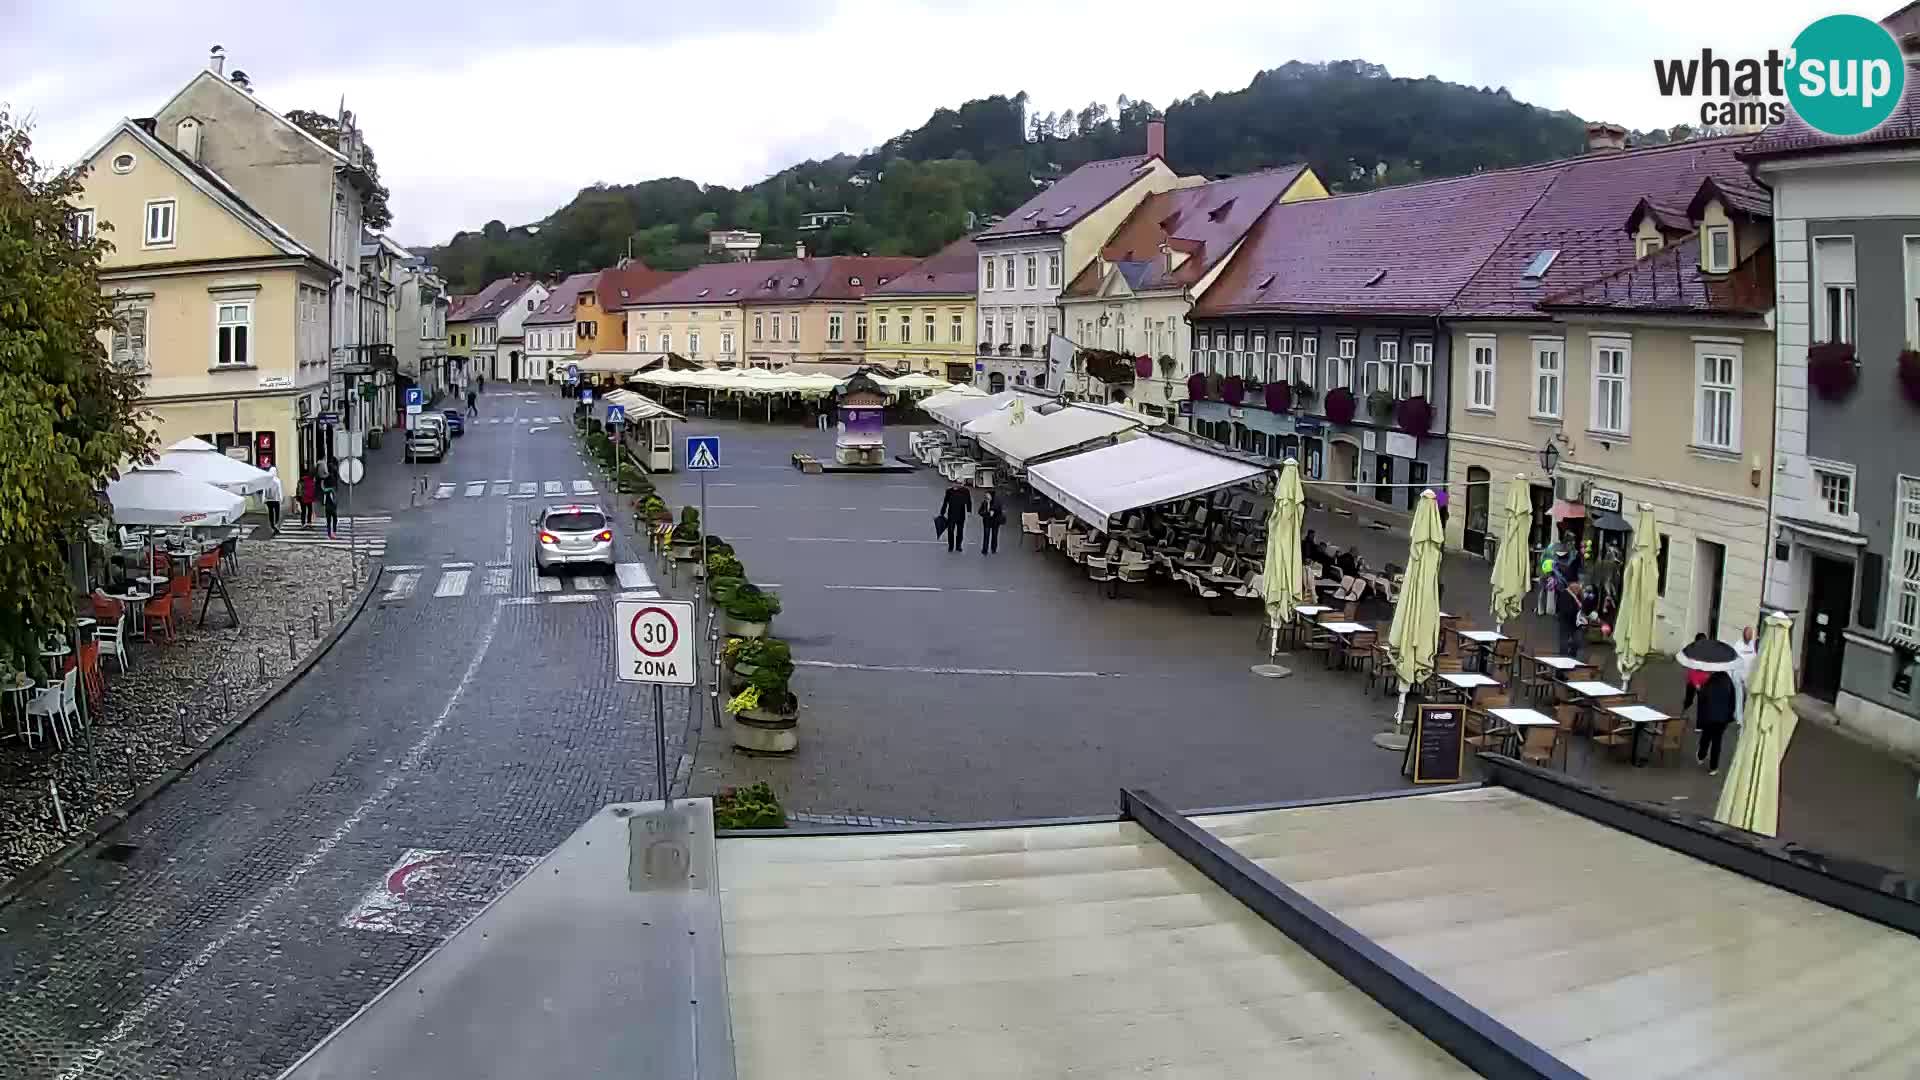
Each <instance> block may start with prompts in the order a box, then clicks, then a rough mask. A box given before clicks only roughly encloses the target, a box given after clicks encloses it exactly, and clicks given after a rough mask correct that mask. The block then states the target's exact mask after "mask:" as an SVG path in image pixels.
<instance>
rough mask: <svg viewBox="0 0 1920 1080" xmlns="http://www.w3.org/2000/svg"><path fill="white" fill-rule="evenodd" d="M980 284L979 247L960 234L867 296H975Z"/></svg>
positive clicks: (868, 290)
mask: <svg viewBox="0 0 1920 1080" xmlns="http://www.w3.org/2000/svg"><path fill="white" fill-rule="evenodd" d="M979 285H980V249H979V247H978V246H977V245H976V244H974V242H973V241H972V240H970V239H968V238H967V237H964V236H963V237H961V238H960V239H958V240H955V241H954V242H953V243H951V244H948V245H947V246H946V247H943V248H941V249H940V250H939V251H936V252H934V253H933V254H932V255H929V256H927V257H926V258H925V259H922V260H921V261H920V262H917V263H915V264H914V265H913V268H912V269H910V270H908V271H907V272H906V273H904V274H901V275H900V276H899V277H896V278H894V279H893V280H892V281H889V282H887V283H886V285H885V286H884V287H881V288H869V289H867V295H868V296H946V295H953V294H961V295H966V296H972V295H973V294H974V293H975V292H977V291H978V290H979Z"/></svg>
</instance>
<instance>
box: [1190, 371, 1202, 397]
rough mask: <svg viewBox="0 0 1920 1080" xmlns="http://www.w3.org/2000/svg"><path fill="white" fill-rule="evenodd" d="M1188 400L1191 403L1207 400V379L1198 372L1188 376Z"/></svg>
mask: <svg viewBox="0 0 1920 1080" xmlns="http://www.w3.org/2000/svg"><path fill="white" fill-rule="evenodd" d="M1187 398H1188V400H1190V401H1205V400H1207V377H1206V376H1205V375H1202V374H1201V373H1200V372H1198V371H1196V372H1194V373H1193V374H1191V375H1189V376H1187Z"/></svg>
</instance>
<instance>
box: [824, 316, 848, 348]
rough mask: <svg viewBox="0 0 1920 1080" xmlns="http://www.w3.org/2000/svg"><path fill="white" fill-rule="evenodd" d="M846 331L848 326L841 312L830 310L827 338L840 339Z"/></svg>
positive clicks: (830, 339)
mask: <svg viewBox="0 0 1920 1080" xmlns="http://www.w3.org/2000/svg"><path fill="white" fill-rule="evenodd" d="M845 332H846V327H845V325H844V322H843V320H842V318H841V316H840V313H839V312H837V311H834V312H829V313H828V314H827V340H828V341H839V340H841V337H842V335H843V334H844V333H845Z"/></svg>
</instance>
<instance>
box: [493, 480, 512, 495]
mask: <svg viewBox="0 0 1920 1080" xmlns="http://www.w3.org/2000/svg"><path fill="white" fill-rule="evenodd" d="M512 490H513V485H512V484H510V483H508V482H506V481H505V480H495V481H494V482H493V493H494V495H496V496H499V495H505V494H506V493H507V492H509V491H512Z"/></svg>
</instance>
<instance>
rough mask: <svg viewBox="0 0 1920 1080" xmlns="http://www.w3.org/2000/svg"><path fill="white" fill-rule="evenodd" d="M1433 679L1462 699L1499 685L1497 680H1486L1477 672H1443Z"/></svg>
mask: <svg viewBox="0 0 1920 1080" xmlns="http://www.w3.org/2000/svg"><path fill="white" fill-rule="evenodd" d="M1435 677H1436V678H1438V679H1439V680H1440V681H1441V682H1444V683H1446V684H1447V685H1449V686H1451V687H1453V688H1454V689H1455V690H1458V691H1460V696H1461V697H1463V698H1470V697H1472V696H1473V694H1474V692H1475V691H1478V690H1481V689H1483V688H1485V687H1489V686H1499V685H1500V681H1499V680H1498V679H1492V678H1488V677H1487V676H1485V675H1482V674H1480V673H1479V672H1477V671H1443V672H1440V673H1439V674H1438V675H1436V676H1435Z"/></svg>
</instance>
